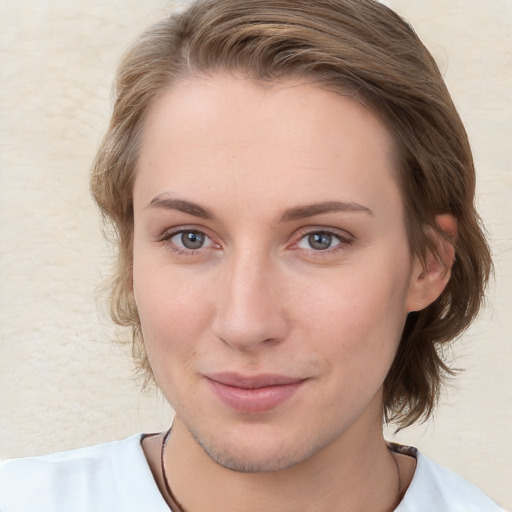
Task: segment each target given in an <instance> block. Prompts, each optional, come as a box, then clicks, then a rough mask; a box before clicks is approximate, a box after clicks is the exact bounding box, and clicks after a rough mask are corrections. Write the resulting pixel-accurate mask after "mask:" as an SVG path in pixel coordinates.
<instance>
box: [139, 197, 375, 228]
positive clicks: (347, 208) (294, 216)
mask: <svg viewBox="0 0 512 512" xmlns="http://www.w3.org/2000/svg"><path fill="white" fill-rule="evenodd" d="M146 208H163V209H167V210H178V211H180V212H184V213H188V214H189V215H193V216H195V217H200V218H202V219H207V220H212V219H214V218H215V215H213V213H212V212H210V211H209V210H207V209H206V208H203V207H202V206H199V205H198V204H196V203H193V202H191V201H185V200H183V199H174V198H172V197H169V196H168V195H167V194H159V195H157V196H156V197H154V198H153V199H152V200H151V201H150V202H149V204H148V205H147V206H146ZM331 212H334V213H337V212H348V213H353V212H361V213H365V214H367V215H371V216H373V212H372V211H371V210H370V209H369V208H367V207H366V206H362V205H360V204H358V203H351V202H345V201H324V202H321V203H313V204H308V205H304V206H296V207H294V208H289V209H287V210H286V211H285V212H284V213H283V214H282V215H281V217H280V218H279V222H290V221H293V220H299V219H304V218H306V217H313V216H314V215H321V214H323V213H331Z"/></svg>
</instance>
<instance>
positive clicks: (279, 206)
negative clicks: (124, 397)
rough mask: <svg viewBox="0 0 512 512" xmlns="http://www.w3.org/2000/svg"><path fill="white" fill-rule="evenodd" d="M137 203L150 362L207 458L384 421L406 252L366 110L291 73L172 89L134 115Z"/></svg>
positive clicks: (277, 457) (237, 460) (389, 152)
mask: <svg viewBox="0 0 512 512" xmlns="http://www.w3.org/2000/svg"><path fill="white" fill-rule="evenodd" d="M134 215H135V228H134V229H135V232H134V268H133V279H134V293H135V299H136V303H137V307H138V311H139V314H140V319H141V323H142V330H143V335H144V340H145V344H146V349H147V353H148V357H149V360H150V363H151V366H152V370H153V372H154V375H155V378H156V381H157V383H158V385H159V387H160V388H161V390H162V391H163V393H164V395H165V396H166V398H167V399H168V400H169V402H170V403H171V404H172V405H173V407H174V409H175V411H176V416H177V419H178V420H179V422H180V424H182V425H184V426H185V427H186V429H187V430H188V431H189V432H190V433H191V434H192V436H193V439H195V441H196V442H197V443H198V444H200V445H201V446H202V447H203V448H204V450H205V451H206V453H208V455H209V456H210V457H211V458H212V459H213V460H215V461H216V462H218V463H219V464H221V465H223V466H226V467H229V468H231V469H236V470H240V471H268V470H276V469H283V468H287V467H290V466H292V465H294V464H297V463H299V462H301V461H304V460H307V459H309V458H310V457H313V456H315V454H318V453H320V452H322V450H324V449H325V448H326V447H328V446H330V445H333V443H336V442H338V441H339V440H340V439H344V438H348V436H352V439H353V440H357V439H360V440H361V442H363V441H364V439H365V437H367V436H369V435H370V433H372V432H375V431H378V430H379V429H380V427H381V414H382V395H381V389H382V384H383V381H384V379H385V377H386V374H387V371H388V369H389V367H390V366H391V363H392V361H393V357H394V354H395V352H396V349H397V346H398V342H399V338H400V334H401V332H402V329H403V325H404V322H405V318H406V315H407V312H408V311H409V310H410V301H411V293H412V292H411V285H410V281H411V269H412V265H413V263H412V261H411V256H410V251H409V247H408V243H407V238H406V231H405V223H404V213H403V210H402V200H401V195H400V190H399V188H398V184H397V179H396V169H395V168H394V165H393V144H392V141H391V138H390V135H389V134H388V133H387V131H386V129H385V128H384V127H383V125H382V124H381V123H380V122H379V121H378V120H377V119H376V118H375V117H374V116H373V115H372V114H371V113H370V112H369V111H368V110H367V109H365V108H364V107H363V106H361V105H360V104H359V103H357V102H356V101H354V100H352V99H349V98H346V97H341V96H339V95H335V94H334V93H331V92H327V91H325V90H322V89H320V88H318V87H317V86H313V85H308V84H306V83H301V82H292V81H290V82H289V83H283V84H279V85H277V84H276V85H272V86H269V85H268V84H267V85H262V84H257V83H254V82H252V81H250V80H247V79H241V78H235V77H231V76H225V75H218V76H214V77H211V78H208V79H193V80H190V81H189V82H187V83H184V84H180V85H176V86H174V87H173V88H171V89H170V90H169V91H167V92H166V94H164V95H163V97H161V98H160V99H159V101H158V102H157V103H156V104H155V105H154V106H153V108H152V110H151V112H150V115H149V116H148V118H147V121H146V124H145V127H144V131H143V140H142V146H141V154H140V165H139V168H138V170H137V177H136V181H135V185H134Z"/></svg>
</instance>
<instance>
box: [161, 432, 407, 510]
mask: <svg viewBox="0 0 512 512" xmlns="http://www.w3.org/2000/svg"><path fill="white" fill-rule="evenodd" d="M171 429H172V425H171V427H170V428H169V430H168V431H167V432H166V433H165V435H164V439H163V441H162V450H161V452H160V466H161V470H162V477H163V481H164V487H165V491H166V492H167V497H168V502H169V506H170V508H171V511H172V512H187V511H186V510H185V508H184V507H183V505H182V504H181V503H180V502H179V501H178V499H177V498H176V496H174V493H173V492H172V489H171V486H170V485H169V480H168V478H167V474H166V472H165V464H164V453H165V448H166V446H167V443H168V442H169V436H170V435H171ZM389 453H390V455H391V458H392V459H393V462H394V463H395V466H396V474H397V476H398V492H397V501H396V503H395V504H394V505H393V507H392V508H390V509H389V511H388V512H393V510H395V509H396V507H397V506H398V504H399V503H400V502H401V501H402V497H403V496H402V477H401V476H400V467H399V466H398V461H397V460H396V457H395V455H394V454H393V452H392V451H391V450H390V451H389Z"/></svg>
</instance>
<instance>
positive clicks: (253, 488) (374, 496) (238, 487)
mask: <svg viewBox="0 0 512 512" xmlns="http://www.w3.org/2000/svg"><path fill="white" fill-rule="evenodd" d="M364 434H365V435H361V432H360V429H357V428H356V429H351V431H347V432H345V433H344V434H343V436H341V437H340V438H338V439H337V440H336V441H334V442H333V443H331V444H330V445H329V446H327V447H325V448H324V449H323V450H321V451H320V452H318V453H316V454H315V455H314V456H313V457H311V458H310V459H308V460H306V461H303V462H301V463H299V464H297V465H295V466H293V467H290V468H288V469H285V470H281V471H275V472H267V473H240V472H235V471H232V470H229V469H226V468H224V467H222V466H220V465H218V464H217V463H216V462H214V461H213V460H212V459H211V458H210V457H209V456H208V455H207V454H206V453H205V452H204V450H203V449H202V448H201V447H200V446H199V445H198V444H197V443H196V442H195V440H194V439H193V437H192V436H191V435H190V433H189V432H188V430H187V428H186V427H185V425H184V424H183V423H182V422H181V421H180V420H179V419H178V418H177V419H175V422H174V425H173V430H172V434H171V436H170V438H169V442H168V445H167V446H166V449H165V452H164V464H165V470H166V476H167V479H168V484H169V486H170V487H171V489H172V492H173V494H174V496H175V497H176V498H177V499H178V500H179V502H180V503H181V504H182V505H183V507H184V510H185V511H186V512H196V511H200V510H208V511H209V512H221V511H222V512H224V511H225V510H230V511H232V512H256V511H262V510H280V511H282V512H291V511H296V510H297V508H298V506H299V505H300V509H301V510H302V511H304V512H327V511H329V512H332V511H336V512H345V511H349V510H350V511H351V512H354V511H360V512H364V511H370V510H371V511H372V512H380V511H382V512H386V511H390V510H393V509H394V507H395V506H396V505H397V501H398V499H399V492H398V487H399V482H400V479H399V474H400V473H399V471H398V472H397V469H398V467H397V463H396V460H395V459H394V458H393V455H392V454H391V452H390V451H389V450H388V448H387V445H386V443H385V441H384V439H383V436H382V431H381V430H380V429H374V431H373V432H370V433H369V432H365V433H364ZM369 434H370V435H369Z"/></svg>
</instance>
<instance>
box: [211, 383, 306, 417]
mask: <svg viewBox="0 0 512 512" xmlns="http://www.w3.org/2000/svg"><path fill="white" fill-rule="evenodd" d="M206 380H207V381H208V383H209V385H210V387H211V388H212V390H213V391H214V393H215V394H216V395H217V397H218V398H219V399H220V400H221V401H222V402H223V403H224V404H225V405H227V406H228V407H230V408H232V409H235V410H236V411H238V412H241V413H248V414H251V413H252V414H256V413H262V412H266V411H270V410H271V409H274V408H276V407H277V406H278V405H280V404H282V403H283V402H285V401H287V400H288V399H290V398H291V397H292V396H293V395H294V394H295V393H296V392H297V391H298V390H299V388H300V387H302V385H303V384H304V382H305V381H306V380H307V379H301V378H296V377H289V376H285V375H278V374H260V375H254V376H247V375H241V374H238V373H217V374H212V375H208V376H206Z"/></svg>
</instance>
